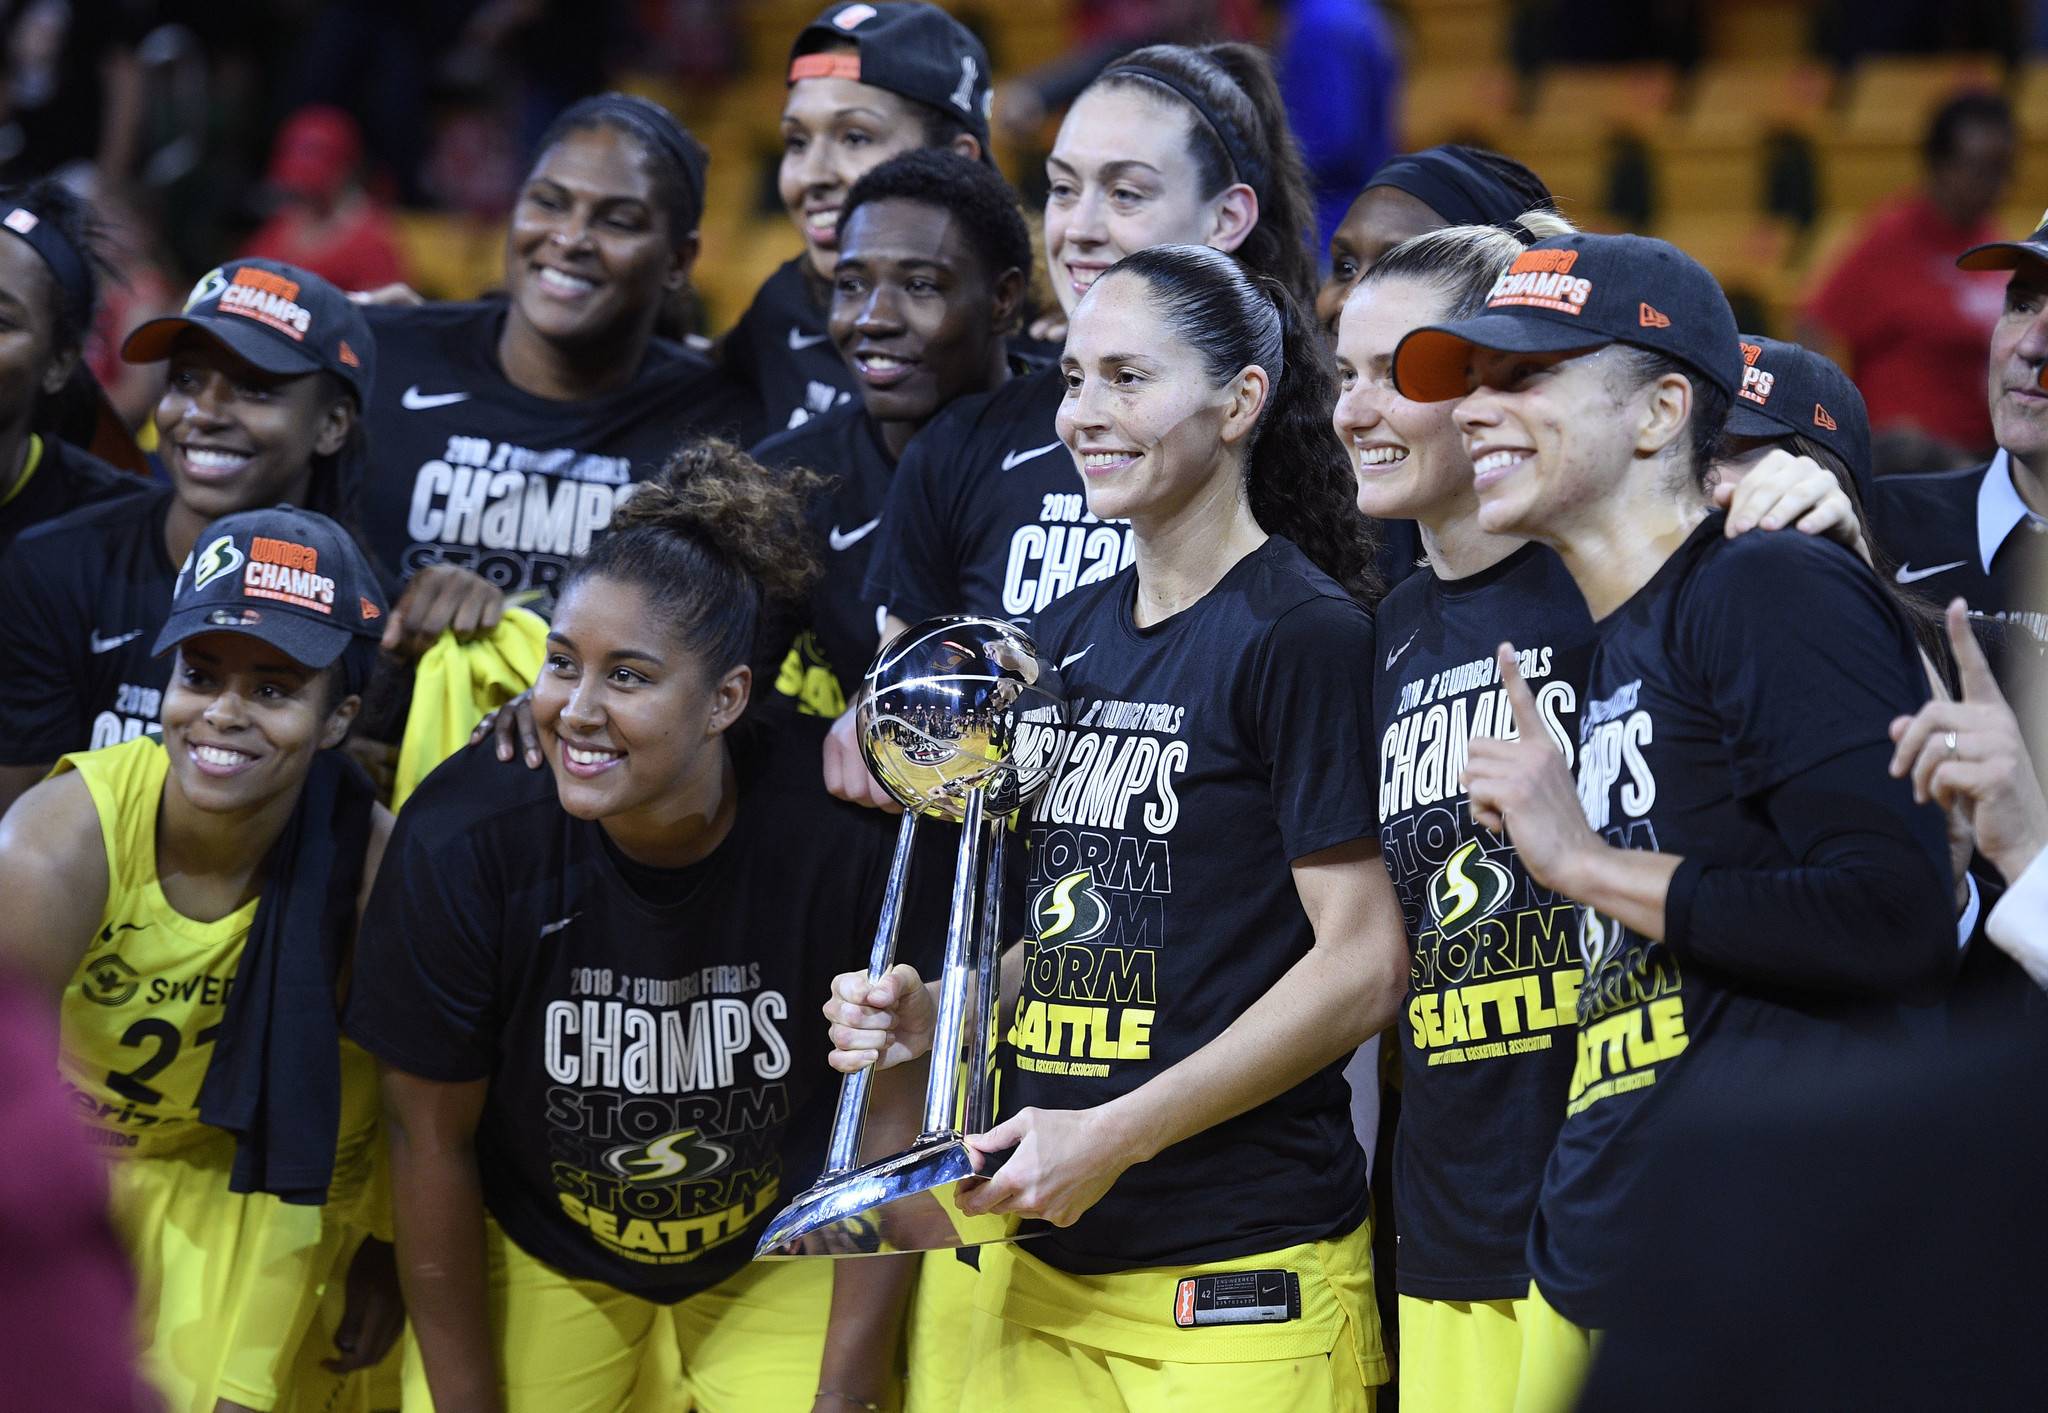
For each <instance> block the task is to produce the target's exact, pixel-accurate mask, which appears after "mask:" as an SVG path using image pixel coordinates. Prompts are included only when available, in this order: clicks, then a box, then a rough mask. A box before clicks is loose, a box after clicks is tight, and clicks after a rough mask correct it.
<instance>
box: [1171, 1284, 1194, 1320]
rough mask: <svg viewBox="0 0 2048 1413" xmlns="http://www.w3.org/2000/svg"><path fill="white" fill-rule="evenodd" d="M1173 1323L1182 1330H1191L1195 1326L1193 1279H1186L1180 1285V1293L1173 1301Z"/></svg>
mask: <svg viewBox="0 0 2048 1413" xmlns="http://www.w3.org/2000/svg"><path fill="white" fill-rule="evenodd" d="M1173 1322H1174V1323H1175V1324H1176V1325H1179V1326H1180V1327H1181V1328H1182V1329H1184V1330H1187V1329H1193V1328H1194V1325H1195V1278H1194V1277H1193V1276H1189V1277H1187V1278H1186V1279H1185V1280H1183V1281H1182V1282H1181V1283H1180V1291H1179V1293H1178V1294H1176V1295H1175V1296H1174V1299H1173Z"/></svg>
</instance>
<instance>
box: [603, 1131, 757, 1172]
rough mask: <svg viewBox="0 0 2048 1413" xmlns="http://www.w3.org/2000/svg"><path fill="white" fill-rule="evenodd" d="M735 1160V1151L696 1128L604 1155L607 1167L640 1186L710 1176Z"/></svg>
mask: <svg viewBox="0 0 2048 1413" xmlns="http://www.w3.org/2000/svg"><path fill="white" fill-rule="evenodd" d="M731 1161H732V1149H730V1148H728V1147H726V1146H725V1145H724V1144H723V1143H713V1142H712V1141H711V1140H710V1139H708V1138H705V1137H703V1136H702V1135H701V1134H699V1133H698V1132H697V1130H696V1129H694V1128H685V1129H678V1130H677V1131H676V1132H674V1133H665V1134H663V1135H662V1136H661V1137H660V1138H657V1139H655V1140H654V1141H653V1142H652V1143H628V1144H626V1145H625V1146H623V1147H620V1148H614V1149H612V1150H611V1152H609V1153H607V1154H605V1155H604V1165H605V1166H606V1167H608V1168H610V1169H611V1170H612V1171H613V1172H615V1173H617V1174H618V1175H619V1176H620V1177H622V1178H624V1179H625V1180H626V1181H627V1182H630V1183H633V1184H635V1185H637V1186H648V1185H651V1184H654V1183H667V1182H677V1181H680V1180H681V1179H682V1178H684V1177H685V1176H687V1177H689V1178H690V1179H691V1180H692V1181H695V1180H696V1179H698V1178H703V1177H709V1176H710V1175H711V1174H713V1173H715V1172H717V1171H718V1170H719V1169H720V1168H722V1167H724V1166H725V1165H726V1164H727V1163H730V1162H731Z"/></svg>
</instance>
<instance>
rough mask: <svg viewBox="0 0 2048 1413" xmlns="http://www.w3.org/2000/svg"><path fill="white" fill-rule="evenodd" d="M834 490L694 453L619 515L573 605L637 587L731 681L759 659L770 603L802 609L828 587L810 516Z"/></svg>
mask: <svg viewBox="0 0 2048 1413" xmlns="http://www.w3.org/2000/svg"><path fill="white" fill-rule="evenodd" d="M823 485H824V481H823V480H822V479H820V478H819V477H817V476H815V475H813V474H811V473H810V472H808V471H801V470H788V471H773V470H770V469H768V468H767V467H765V466H763V465H761V463H759V462H758V461H755V460H754V459H753V458H752V457H750V456H748V455H747V454H746V453H745V452H743V451H741V450H740V449H739V448H738V447H736V446H734V445H732V444H731V443H730V442H723V441H717V440H713V439H709V438H707V439H704V440H700V441H692V442H687V443H685V444H684V445H683V447H682V449H681V450H680V451H678V452H677V453H676V454H675V455H674V456H673V457H672V458H670V460H669V463H668V465H667V466H666V467H664V468H663V469H662V472H661V474H660V475H659V476H657V477H655V478H654V479H653V480H651V481H646V482H643V483H642V484H641V485H640V486H639V487H638V488H637V489H635V490H634V492H633V494H632V496H631V497H630V498H629V499H627V501H626V502H625V504H623V505H621V506H620V507H619V508H618V509H617V511H615V512H614V513H613V515H612V521H611V527H610V529H609V530H608V531H607V532H606V534H605V535H604V536H603V538H601V539H599V540H598V541H597V543H596V544H594V545H592V546H591V549H590V553H589V554H587V555H585V556H584V557H583V558H582V559H579V560H578V561H576V563H575V564H574V565H573V566H571V568H570V570H569V574H568V577H567V578H566V579H565V580H564V581H563V583H562V588H561V596H562V597H563V598H564V599H566V598H567V597H568V595H569V591H570V590H571V589H572V588H574V587H575V586H576V585H578V584H580V583H582V582H583V581H584V580H586V579H592V578H604V579H610V580H613V581H615V582H617V583H622V584H631V585H633V586H634V587H635V588H638V589H640V590H641V591H642V592H643V593H645V594H646V595H647V598H648V603H649V607H650V608H651V609H652V610H653V612H654V613H655V614H656V615H657V616H659V617H660V618H661V619H663V620H664V621H665V623H666V626H667V627H668V629H669V631H670V633H671V634H672V636H673V637H674V638H675V640H676V641H677V642H678V643H680V644H681V645H682V646H683V648H684V649H685V650H686V651H688V652H690V653H692V654H694V655H695V656H696V657H697V658H699V659H700V660H701V661H702V662H703V663H704V664H705V665H706V667H707V669H708V670H709V671H710V672H711V674H712V675H714V676H717V675H721V674H723V673H724V672H726V671H727V670H728V669H730V668H733V667H737V666H739V665H740V664H742V663H746V662H749V661H750V660H751V659H752V658H753V656H754V655H755V651H754V650H755V648H756V646H757V645H756V643H755V638H756V635H757V632H758V629H759V627H760V623H761V610H762V606H763V603H764V601H770V602H777V603H787V602H793V601H795V600H796V599H798V598H799V597H800V596H801V595H802V594H803V593H804V591H805V590H806V589H807V588H808V587H809V586H810V583H811V581H812V580H813V579H815V578H816V577H817V574H818V564H817V560H816V558H815V557H814V556H813V555H812V552H811V542H812V538H813V536H812V534H811V532H810V530H809V529H808V527H807V526H806V524H805V522H804V506H805V505H806V503H807V502H808V501H809V500H810V499H811V497H812V496H813V495H815V494H816V492H817V491H818V490H819V489H821V488H822V487H823Z"/></svg>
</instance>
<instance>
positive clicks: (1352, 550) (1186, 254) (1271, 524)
mask: <svg viewBox="0 0 2048 1413" xmlns="http://www.w3.org/2000/svg"><path fill="white" fill-rule="evenodd" d="M1108 274H1109V275H1117V274H1128V275H1135V276H1137V277H1138V278H1139V279H1141V280H1143V281H1144V282H1145V283H1146V285H1147V286H1148V287H1149V288H1150V290H1151V292H1152V296H1153V304H1154V306H1155V307H1156V308H1158V309H1159V310H1160V311H1161V312H1162V314H1163V316H1164V317H1165V319H1166V321H1167V323H1168V325H1169V326H1170V327H1171V328H1172V329H1173V331H1174V333H1175V335H1176V336H1178V337H1179V338H1180V339H1181V340H1182V341H1183V342H1184V343H1186V344H1187V345H1188V346H1189V347H1191V348H1193V349H1194V350H1195V351H1196V352H1197V353H1198V354H1200V355H1201V358H1202V368H1203V371H1204V372H1205V373H1206V374H1207V375H1208V377H1209V378H1210V380H1211V381H1212V382H1213V383H1215V384H1216V385H1218V386H1221V385H1222V384H1224V383H1227V382H1229V381H1230V380H1231V379H1233V378H1235V377H1237V375H1238V374H1240V373H1242V372H1243V371H1244V370H1245V369H1246V368H1248V367H1250V366H1251V365H1253V364H1257V365H1258V366H1259V367H1261V368H1263V369H1264V370H1265V371H1266V375H1267V380H1268V382H1269V383H1270V384H1271V390H1270V391H1269V392H1268V393H1267V394H1266V405H1265V408H1264V410H1263V411H1262V412H1261V413H1260V414H1259V420H1258V424H1257V425H1256V426H1254V427H1253V428H1252V434H1251V437H1250V439H1249V441H1248V443H1247V445H1246V447H1245V452H1244V459H1245V497H1246V499H1247V500H1248V501H1249V502H1250V504H1251V510H1252V516H1253V518H1254V519H1256V520H1257V521H1258V522H1259V526H1260V528H1261V529H1263V530H1265V531H1266V533H1268V534H1270V535H1281V536H1284V537H1285V538H1287V539H1289V540H1292V541H1293V542H1294V543H1295V544H1296V545H1297V546H1298V547H1299V548H1300V549H1301V552H1302V553H1303V554H1305V555H1307V556H1308V558H1309V561H1310V562H1311V563H1312V564H1314V565H1315V566H1316V568H1318V569H1320V570H1322V571H1323V572H1324V573H1325V574H1327V575H1329V576H1330V577H1331V578H1332V579H1335V580H1336V581H1337V582H1338V583H1339V584H1340V585H1342V586H1343V588H1344V591H1345V592H1346V593H1348V594H1350V595H1351V596H1352V597H1353V598H1355V599H1357V600H1358V601H1359V602H1360V603H1362V604H1365V605H1366V606H1367V607H1372V606H1373V605H1375V604H1377V603H1378V602H1379V599H1380V595H1381V594H1382V593H1384V592H1385V585H1384V584H1382V583H1381V582H1380V579H1379V576H1378V574H1377V573H1376V572H1375V571H1374V569H1373V563H1372V560H1373V552H1374V551H1375V550H1376V549H1377V548H1378V543H1377V539H1376V536H1375V534H1374V530H1373V524H1372V522H1371V521H1370V520H1368V519H1367V518H1366V517H1365V516H1364V515H1362V514H1360V513H1359V509H1358V481H1357V477H1356V475H1355V474H1354V473H1353V471H1352V469H1351V458H1350V457H1349V456H1347V455H1346V454H1345V452H1344V445H1343V443H1342V442H1340V441H1338V440H1337V433H1336V430H1335V428H1334V427H1333V426H1332V425H1331V422H1330V417H1331V414H1332V412H1334V411H1335V409H1336V404H1337V379H1336V375H1335V372H1334V371H1333V369H1332V367H1331V364H1330V354H1329V348H1328V344H1327V341H1326V340H1325V339H1324V338H1323V335H1322V331H1321V329H1320V328H1319V327H1318V326H1317V324H1316V323H1315V321H1314V320H1313V319H1312V318H1310V317H1309V315H1308V313H1307V312H1306V310H1305V309H1304V307H1303V305H1302V303H1301V301H1300V300H1298V299H1296V298H1295V297H1294V296H1293V295H1292V294H1291V293H1290V292H1289V291H1288V290H1287V288H1286V287H1285V286H1284V285H1282V284H1281V283H1280V282H1279V281H1278V280H1276V279H1274V278H1272V277H1271V276H1269V275H1264V274H1260V273H1258V272H1256V271H1252V270H1247V269H1246V268H1245V267H1244V266H1242V265H1240V264H1238V263H1237V262H1236V261H1235V260H1232V259H1231V258H1230V257H1229V256H1227V255H1224V254H1222V253H1221V252H1220V251H1216V250H1211V249H1210V248H1209V247H1208V246H1205V245H1155V246H1152V247H1150V248H1148V249H1145V250H1141V251H1138V252H1137V253H1136V254H1134V255H1127V256H1125V257H1124V258H1123V259H1122V260H1120V261H1118V262H1117V263H1116V264H1115V265H1114V266H1112V267H1111V268H1110V270H1109V271H1108ZM1105 278H1107V276H1105Z"/></svg>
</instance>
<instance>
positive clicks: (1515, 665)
mask: <svg viewBox="0 0 2048 1413" xmlns="http://www.w3.org/2000/svg"><path fill="white" fill-rule="evenodd" d="M1494 656H1495V657H1496V658H1497V659H1498V660H1499V662H1500V680H1501V684H1502V685H1503V686H1505V687H1506V688H1507V689H1508V705H1509V706H1510V707H1511V708H1513V710H1514V713H1515V730H1516V731H1518V732H1519V733H1521V737H1522V739H1523V740H1524V741H1541V740H1543V739H1544V737H1545V735H1546V733H1545V731H1544V729H1543V718H1542V717H1541V716H1539V715H1538V714H1537V712H1536V697H1535V695H1534V694H1533V693H1531V692H1530V690H1529V684H1528V683H1527V682H1524V681H1523V680H1522V665H1521V662H1520V661H1519V660H1518V659H1517V658H1516V657H1515V645H1514V644H1513V643H1502V644H1501V645H1500V647H1498V648H1497V649H1495V650H1494Z"/></svg>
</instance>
